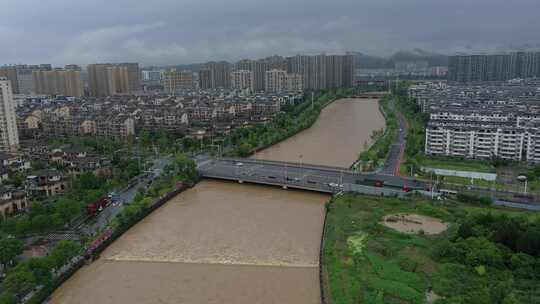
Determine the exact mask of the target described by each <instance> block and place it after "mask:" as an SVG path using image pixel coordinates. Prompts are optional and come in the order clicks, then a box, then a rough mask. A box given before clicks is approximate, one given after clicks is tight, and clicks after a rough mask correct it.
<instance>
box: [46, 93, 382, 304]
mask: <svg viewBox="0 0 540 304" xmlns="http://www.w3.org/2000/svg"><path fill="white" fill-rule="evenodd" d="M382 127H384V119H383V117H382V115H381V114H380V113H379V111H378V105H377V103H376V101H375V100H363V99H344V100H339V101H336V102H334V103H333V104H331V105H329V106H328V107H326V108H325V109H324V110H323V112H322V113H321V116H320V118H319V119H318V120H317V122H316V123H315V124H314V125H313V127H311V128H310V129H308V130H305V131H304V132H302V133H300V134H298V135H296V136H294V137H291V138H290V139H288V140H285V141H283V142H282V143H280V144H277V145H275V146H273V147H270V148H268V149H266V150H264V151H261V152H259V153H257V158H264V159H272V160H288V161H300V160H302V161H303V162H306V163H318V164H324V165H334V166H348V165H350V164H352V163H353V162H354V161H355V160H356V157H357V155H358V153H359V151H360V150H361V148H362V146H363V144H364V142H366V141H369V136H370V134H371V132H372V131H373V130H375V129H380V128H382ZM300 155H301V156H300ZM328 199H329V197H328V196H327V195H323V194H318V193H311V192H303V191H291V190H287V191H285V190H282V189H280V188H272V187H265V186H256V185H243V184H236V183H228V182H218V181H203V182H201V183H199V184H198V185H197V186H196V187H194V188H193V189H190V190H188V191H186V192H183V193H182V194H180V195H178V196H177V197H175V198H174V199H173V200H171V201H170V202H168V203H167V204H166V205H165V206H163V207H162V208H160V209H158V210H157V211H155V212H154V213H152V214H151V215H150V216H148V217H147V218H146V219H144V220H143V221H141V222H140V223H139V224H137V225H136V226H134V227H133V228H132V229H130V230H129V231H128V232H127V233H126V234H124V235H123V236H122V237H121V238H120V239H119V240H117V241H116V242H115V243H114V244H112V245H111V246H110V247H109V248H108V249H107V250H106V251H105V252H104V253H103V254H102V256H101V258H100V259H99V260H98V261H96V262H94V263H92V264H91V265H89V266H87V267H84V268H83V269H81V270H80V271H78V272H77V273H76V274H75V275H74V276H73V277H72V278H71V279H69V280H68V281H67V282H66V283H65V284H64V285H63V286H61V287H60V288H59V289H58V290H57V291H56V292H55V293H54V294H53V296H52V303H82V304H84V303H104V304H106V303H144V304H146V303H238V304H244V303H246V304H247V303H250V304H251V303H319V302H320V290H319V277H318V263H319V245H320V237H321V233H322V229H323V227H322V224H323V217H324V203H325V202H326V201H327V200H328Z"/></svg>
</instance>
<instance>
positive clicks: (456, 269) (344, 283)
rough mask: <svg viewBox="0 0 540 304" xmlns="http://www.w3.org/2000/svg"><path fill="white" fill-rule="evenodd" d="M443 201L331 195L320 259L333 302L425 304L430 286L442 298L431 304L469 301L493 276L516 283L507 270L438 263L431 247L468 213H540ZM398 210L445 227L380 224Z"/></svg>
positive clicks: (451, 235)
mask: <svg viewBox="0 0 540 304" xmlns="http://www.w3.org/2000/svg"><path fill="white" fill-rule="evenodd" d="M441 204H443V203H441V202H435V203H434V202H431V201H427V200H424V199H423V198H412V199H410V200H400V199H396V198H381V197H373V196H364V195H353V194H347V195H343V196H340V197H338V198H336V199H334V201H333V202H332V203H331V204H330V205H329V207H328V208H329V213H328V217H327V227H326V238H325V248H324V249H323V252H324V256H323V260H322V262H323V263H324V265H326V267H327V273H328V289H329V293H330V297H331V303H334V304H338V303H343V304H345V303H396V304H397V303H426V292H427V291H430V290H432V291H434V292H435V293H436V294H437V295H438V296H441V297H442V298H441V299H439V300H438V301H436V302H434V303H473V302H470V301H473V299H476V297H475V295H474V294H472V293H474V288H480V289H481V288H488V287H489V288H491V287H492V283H493V280H498V279H496V278H493V277H492V276H495V275H497V276H500V278H501V280H502V281H503V282H505V283H508V284H510V285H512V286H514V285H513V284H514V282H517V279H516V280H512V274H511V273H509V272H508V271H500V270H492V269H491V268H488V270H487V273H488V274H490V275H485V276H480V275H478V274H477V271H475V269H474V268H471V267H467V266H464V265H461V264H452V263H443V262H441V261H438V260H437V259H436V258H435V257H434V255H433V248H435V247H436V246H437V245H438V244H442V243H443V242H446V241H448V240H450V239H453V238H454V237H455V235H456V231H457V229H458V227H459V225H458V224H457V222H458V221H459V219H462V218H464V217H466V216H467V215H470V214H478V213H485V212H487V211H488V210H490V211H491V212H493V214H500V213H508V214H513V215H523V214H524V215H526V216H527V217H530V218H538V216H537V215H536V214H533V213H525V212H520V211H507V210H506V209H495V208H488V207H475V206H470V205H464V204H458V203H455V202H448V201H444V205H441ZM402 212H405V213H416V214H420V215H427V216H432V217H436V218H438V219H441V220H442V221H444V222H445V223H448V224H449V228H448V230H446V231H445V232H443V233H441V234H439V235H427V234H423V233H419V234H404V233H400V232H397V231H396V230H393V229H390V228H387V227H385V226H383V225H381V224H379V222H380V220H381V218H382V217H383V216H384V215H387V214H394V213H402ZM504 278H508V279H507V280H506V281H505V279H504ZM530 283H531V282H527V284H524V286H530ZM535 283H536V282H533V285H534V284H535ZM486 286H487V287H486ZM538 286H539V287H540V285H538ZM471 288H473V289H471ZM514 289H516V290H517V288H515V287H514ZM490 290H491V289H490ZM493 290H496V288H493ZM518 291H520V292H521V290H517V291H516V293H515V294H519V293H518ZM487 298H488V299H489V297H487ZM538 299H539V300H540V297H539V298H538ZM481 303H490V302H481ZM493 303H495V302H493ZM508 303H514V302H508ZM515 303H529V302H515Z"/></svg>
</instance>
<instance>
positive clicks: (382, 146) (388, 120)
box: [353, 95, 399, 172]
mask: <svg viewBox="0 0 540 304" xmlns="http://www.w3.org/2000/svg"><path fill="white" fill-rule="evenodd" d="M391 102H392V97H391V95H385V96H384V97H383V98H381V99H380V100H379V101H378V103H379V110H380V112H381V114H382V115H383V117H384V119H385V128H384V129H383V130H375V131H374V132H373V133H372V134H371V145H369V144H368V143H367V142H366V143H364V151H362V152H361V153H360V154H359V156H358V162H357V163H355V164H354V165H353V167H360V169H361V171H364V172H367V171H376V170H380V169H381V168H382V166H383V165H384V164H385V163H386V162H387V159H388V157H389V154H390V147H391V146H392V144H394V142H395V140H396V138H397V136H398V132H399V124H398V121H397V118H396V113H395V106H391V104H390V103H391ZM366 148H367V149H366Z"/></svg>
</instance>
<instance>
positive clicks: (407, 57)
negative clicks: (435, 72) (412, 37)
mask: <svg viewBox="0 0 540 304" xmlns="http://www.w3.org/2000/svg"><path fill="white" fill-rule="evenodd" d="M391 60H392V61H394V62H399V61H427V62H428V64H429V65H430V66H447V65H448V56H447V55H443V54H438V53H433V52H428V51H424V50H421V49H414V50H412V51H399V52H397V53H395V54H394V55H393V56H392V57H391Z"/></svg>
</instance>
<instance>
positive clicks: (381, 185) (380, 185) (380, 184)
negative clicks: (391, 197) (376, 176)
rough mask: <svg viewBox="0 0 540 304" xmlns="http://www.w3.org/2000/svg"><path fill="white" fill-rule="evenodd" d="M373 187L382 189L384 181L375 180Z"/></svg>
mask: <svg viewBox="0 0 540 304" xmlns="http://www.w3.org/2000/svg"><path fill="white" fill-rule="evenodd" d="M373 186H375V187H384V181H381V180H377V181H375V183H374V184H373Z"/></svg>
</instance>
